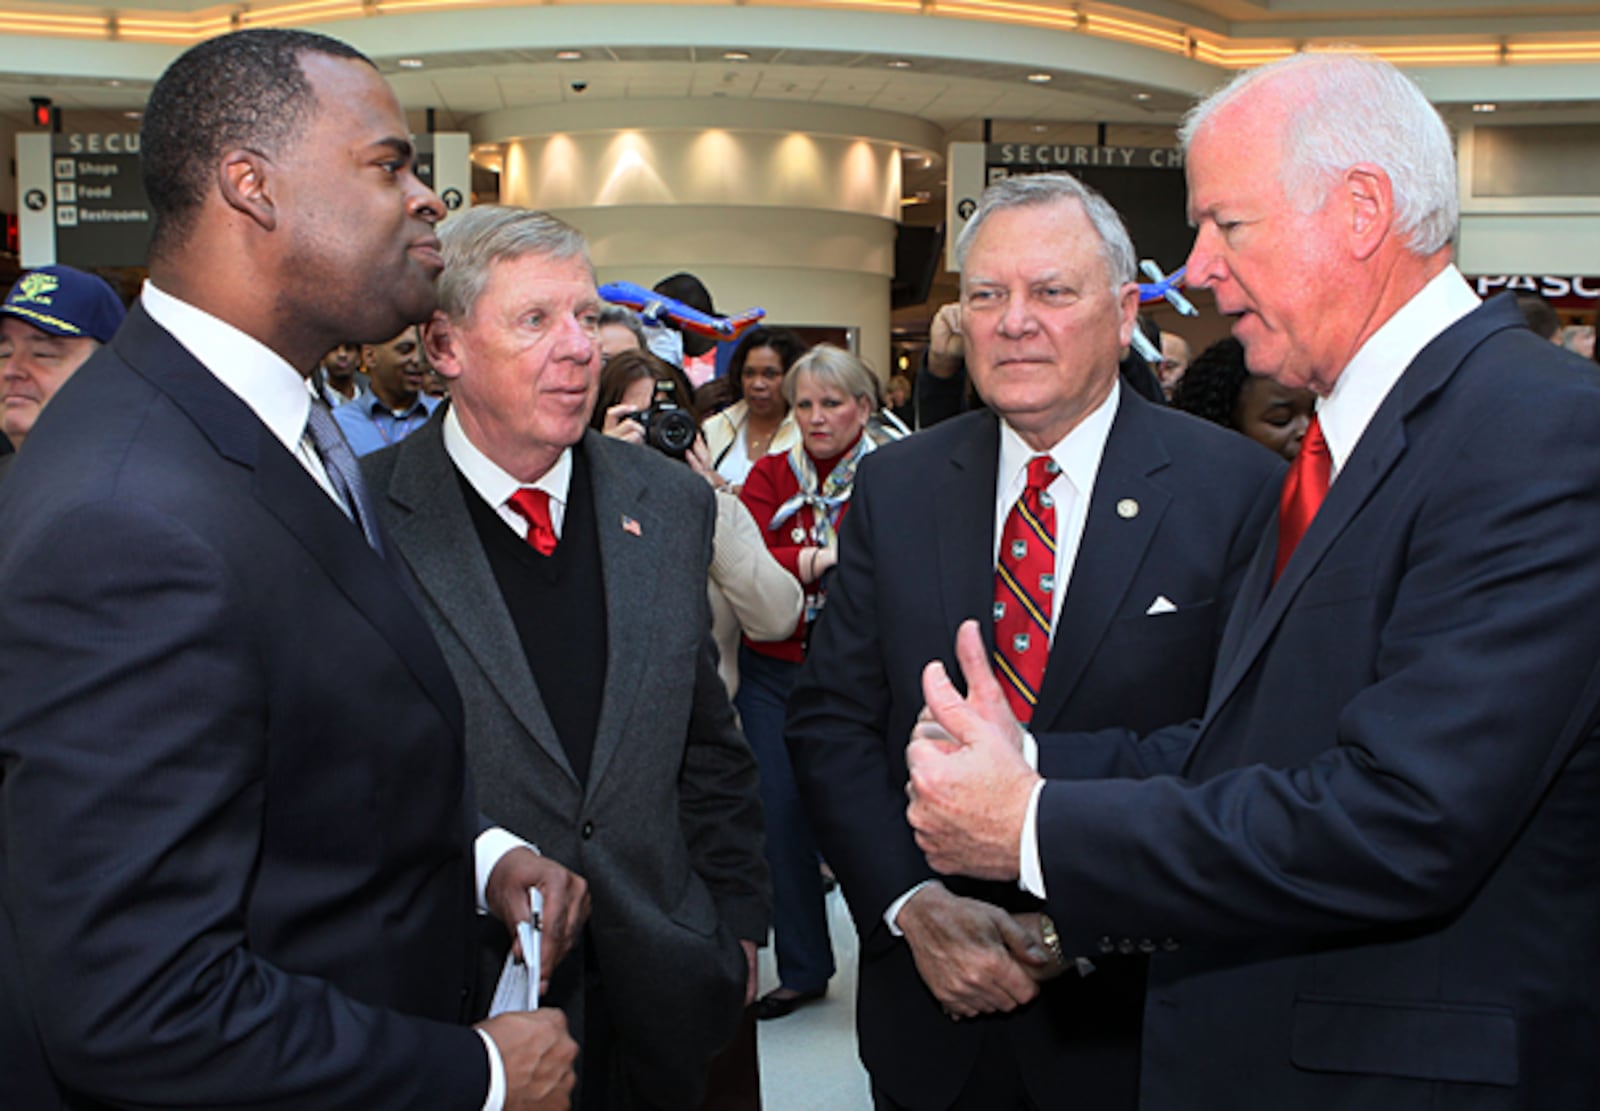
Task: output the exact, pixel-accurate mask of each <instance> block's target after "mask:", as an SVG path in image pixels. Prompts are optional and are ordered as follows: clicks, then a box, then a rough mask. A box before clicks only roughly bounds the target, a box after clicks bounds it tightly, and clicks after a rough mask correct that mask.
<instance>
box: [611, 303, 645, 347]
mask: <svg viewBox="0 0 1600 1111" xmlns="http://www.w3.org/2000/svg"><path fill="white" fill-rule="evenodd" d="M598 324H599V327H601V328H604V327H605V326H606V325H607V324H620V325H622V326H623V327H624V328H626V329H628V331H630V332H632V333H633V337H634V339H636V340H638V341H639V350H641V351H648V350H650V341H649V340H647V339H645V336H644V325H643V324H641V323H639V314H638V313H636V312H634V311H633V310H632V309H630V308H628V306H626V305H604V306H602V307H601V309H600V320H599V322H598Z"/></svg>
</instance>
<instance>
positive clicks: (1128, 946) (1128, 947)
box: [1117, 937, 1133, 953]
mask: <svg viewBox="0 0 1600 1111" xmlns="http://www.w3.org/2000/svg"><path fill="white" fill-rule="evenodd" d="M1117 952H1119V953H1131V952H1133V938H1131V937H1125V938H1123V939H1122V940H1121V941H1119V942H1117Z"/></svg>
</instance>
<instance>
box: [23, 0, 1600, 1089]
mask: <svg viewBox="0 0 1600 1111" xmlns="http://www.w3.org/2000/svg"><path fill="white" fill-rule="evenodd" d="M252 27H299V28H307V29H311V30H316V31H320V32H324V33H326V34H329V35H332V36H335V37H337V38H340V39H343V40H345V41H347V42H349V43H351V44H352V45H354V46H355V47H357V48H358V49H359V50H361V51H363V52H364V53H365V54H367V55H368V56H370V57H371V58H372V59H373V60H374V61H375V63H376V64H377V66H378V67H379V69H380V70H381V72H382V73H383V74H384V76H385V77H386V78H387V79H388V81H389V82H390V84H391V85H392V86H393V88H394V90H395V92H396V94H397V95H398V97H399V100H400V103H401V105H402V107H403V108H404V109H405V110H406V112H407V116H408V122H409V123H410V125H411V127H412V128H413V130H414V132H415V134H416V135H417V136H418V137H419V138H422V137H428V141H427V142H425V143H422V144H419V145H420V146H421V147H422V149H423V150H424V151H425V152H427V153H428V154H429V155H430V157H431V163H430V168H431V172H432V173H433V174H434V175H435V176H434V180H433V184H434V185H435V187H436V189H437V190H438V191H439V192H440V193H441V195H443V196H445V197H446V202H447V204H448V205H449V206H450V207H451V208H452V209H457V208H463V207H467V206H471V205H473V204H484V203H495V202H500V203H507V204H516V205H524V206H528V207H534V208H540V209H546V210H549V211H551V212H553V213H555V214H557V215H559V216H561V217H562V218H563V219H565V220H567V221H568V222H570V223H571V224H573V225H574V226H575V227H577V228H578V229H579V230H580V231H582V232H583V233H584V234H585V236H586V237H587V239H588V241H589V243H590V246H591V250H592V253H593V258H594V262H595V264H596V268H597V276H598V278H599V280H600V281H601V282H606V281H630V282H637V283H639V284H641V285H644V286H647V287H648V286H650V285H652V284H653V283H655V282H656V281H658V280H659V279H661V278H663V277H664V276H666V275H669V274H672V273H675V272H678V271H690V272H693V273H694V274H696V275H698V276H699V277H700V278H701V279H702V280H703V281H704V283H705V285H706V286H707V288H708V289H709V290H710V292H711V294H712V297H713V298H714V301H715V306H716V310H717V311H718V312H721V313H736V312H739V311H742V310H744V309H746V308H749V307H753V306H759V307H761V308H764V309H765V310H766V312H767V314H768V319H769V321H771V322H773V323H778V324H783V325H786V326H793V327H797V328H805V329H817V330H822V331H823V332H825V333H826V334H830V335H834V336H837V337H838V338H839V339H840V340H842V341H843V342H844V343H845V345H846V346H849V347H851V348H853V349H854V350H855V351H856V352H857V353H858V354H860V355H861V356H862V357H863V358H864V359H865V361H866V362H867V363H868V365H869V366H870V367H871V368H872V369H873V370H874V371H875V372H876V373H877V374H878V375H879V376H880V378H883V379H885V380H887V378H888V377H889V376H890V375H892V374H912V373H914V370H915V368H916V366H917V365H918V363H919V361H920V359H921V357H922V351H923V348H924V347H925V345H926V343H927V340H928V335H929V328H930V321H931V320H932V318H933V316H934V314H935V313H936V311H937V310H938V309H939V307H940V306H941V305H943V304H945V303H948V302H950V301H953V300H955V299H956V296H957V282H956V278H955V275H954V274H953V273H952V270H951V262H950V259H949V255H948V251H949V247H950V245H951V244H952V243H953V241H954V239H955V237H956V235H957V234H958V233H959V230H960V228H961V226H962V225H963V223H964V221H965V218H966V216H967V214H968V213H970V211H971V206H972V204H973V202H974V201H975V199H976V197H977V195H978V193H979V192H980V191H981V190H982V188H983V186H984V185H985V184H986V183H987V182H989V181H992V180H994V179H995V178H997V177H1002V176H1006V175H1008V174H1013V173H1027V172H1035V171H1039V170H1048V169H1067V170H1070V171H1073V172H1076V173H1080V174H1081V175H1082V176H1083V177H1084V178H1085V180H1087V181H1089V182H1090V183H1091V184H1096V185H1097V186H1098V187H1099V188H1101V189H1102V191H1104V192H1105V193H1106V194H1107V195H1108V196H1109V197H1110V198H1111V199H1112V200H1113V201H1114V202H1115V203H1116V204H1117V206H1118V207H1119V208H1120V209H1121V210H1122V211H1123V212H1124V214H1125V215H1126V216H1127V218H1128V220H1129V223H1130V225H1132V227H1133V233H1134V240H1135V245H1136V247H1137V248H1138V250H1139V254H1140V255H1141V257H1147V258H1150V259H1151V260H1152V262H1153V263H1154V265H1155V267H1156V268H1158V269H1159V270H1160V271H1161V272H1162V273H1168V272H1171V271H1172V270H1174V269H1176V268H1177V267H1178V266H1180V265H1182V263H1183V261H1184V256H1185V254H1186V253H1187V238H1186V237H1187V236H1188V225H1187V219H1186V215H1185V212H1184V210H1183V192H1184V190H1183V165H1182V156H1181V154H1180V152H1179V149H1178V144H1177V139H1176V130H1177V127H1178V125H1179V123H1180V121H1181V120H1182V118H1183V116H1184V113H1185V112H1186V111H1187V110H1188V109H1189V108H1190V107H1191V106H1192V105H1193V104H1194V103H1195V102H1196V100H1197V99H1198V98H1200V97H1201V96H1203V95H1204V94H1205V93H1207V92H1208V91H1209V90H1211V89H1213V88H1215V87H1216V86H1218V85H1219V84H1221V83H1223V82H1225V81H1226V80H1227V79H1228V78H1229V76H1230V75H1231V74H1233V73H1234V72H1235V71H1237V70H1239V69H1241V68H1244V67H1248V66H1253V65H1256V64H1260V63H1262V62H1267V61H1271V60H1274V59H1277V58H1279V57H1283V56H1286V55H1288V54H1290V53H1293V52H1296V51H1309V50H1323V49H1337V48H1341V47H1352V46H1353V47H1359V48H1361V49H1364V50H1366V51H1370V52H1373V53H1376V54H1378V55H1379V56H1381V57H1384V58H1386V59H1388V60H1390V61H1392V62H1394V63H1395V64H1397V65H1399V66H1400V67H1401V68H1403V69H1405V70H1406V71H1407V72H1408V73H1410V74H1411V75H1412V76H1413V77H1414V78H1415V79H1416V80H1417V81H1418V83H1419V84H1420V86H1421V87H1422V89H1423V91H1424V92H1425V93H1426V95H1427V96H1428V97H1429V99H1430V100H1432V101H1433V102H1434V103H1435V104H1436V105H1437V106H1438V107H1439V109H1440V111H1441V113H1442V114H1443V116H1444V117H1445V119H1446V121H1447V122H1448V123H1449V125H1450V126H1451V128H1452V129H1453V131H1454V135H1455V139H1456V143H1457V151H1458V165H1459V168H1460V179H1461V186H1460V191H1461V197H1460V199H1461V211H1462V230H1461V234H1460V239H1459V242H1458V246H1457V259H1458V264H1459V266H1460V269H1461V270H1462V272H1463V273H1464V274H1466V275H1467V276H1468V277H1469V279H1471V280H1472V281H1473V282H1475V283H1476V286H1477V289H1478V291H1479V292H1480V293H1492V292H1496V291H1498V290H1499V289H1503V288H1521V289H1528V290H1532V291H1534V292H1538V293H1541V294H1542V295H1543V296H1544V297H1545V298H1546V299H1547V300H1548V301H1550V303H1551V304H1552V305H1553V306H1554V307H1555V308H1556V309H1557V311H1558V312H1559V313H1560V315H1561V317H1562V321H1563V323H1568V324H1592V323H1593V322H1594V320H1595V313H1596V309H1597V307H1600V0H1387V2H1381V0H1119V2H1114V3H1102V2H1097V0H731V2H727V3H705V2H688V0H683V2H680V0H660V2H655V3H627V2H615V3H613V2H603V0H601V2H579V0H546V2H542V3H518V2H515V0H248V2H243V3H216V2H214V0H110V2H109V3H108V2H107V0H10V2H6V3H3V4H0V142H3V143H4V145H5V147H6V149H7V151H8V153H9V157H8V163H7V171H6V173H5V174H4V175H3V176H0V209H4V210H5V212H6V213H7V214H8V215H7V231H8V239H9V242H8V243H7V245H6V246H7V253H6V255H5V256H4V257H3V258H0V278H3V280H4V284H5V285H9V284H10V282H11V281H12V279H13V278H14V276H15V274H16V273H17V272H18V271H19V270H20V269H22V268H26V267H29V266H33V265H39V264H43V263H47V262H53V261H60V262H67V263H71V264H73V265H78V266H81V267H84V268H92V269H96V270H98V271H100V272H102V273H106V274H120V275H121V276H122V277H123V279H124V292H125V293H126V294H129V295H131V294H132V293H133V292H136V290H137V283H138V280H139V277H140V270H139V260H138V258H137V251H138V249H139V248H138V243H139V239H138V236H139V233H140V232H141V230H144V229H142V228H141V226H140V222H139V219H138V216H137V213H138V211H139V209H138V204H139V198H138V197H137V196H134V195H133V193H131V192H128V193H119V192H117V190H122V189H124V188H126V189H128V190H132V189H133V188H134V185H135V183H133V182H131V181H129V180H127V179H126V178H124V179H122V180H121V181H120V182H116V183H114V182H112V181H110V178H111V177H113V176H115V175H114V173H113V170H114V169H115V167H116V166H118V165H121V166H122V168H123V169H124V170H126V169H127V167H128V166H129V165H130V164H131V163H129V162H128V161H127V160H128V159H130V158H136V155H137V147H138V142H137V136H138V129H139V121H140V115H141V110H142V108H143V105H144V102H145V97H146V95H147V93H148V91H149V89H150V88H151V86H152V84H153V83H154V81H155V80H156V78H157V77H158V76H159V75H160V74H161V72H162V71H163V70H164V69H165V68H166V67H167V65H168V64H169V63H170V62H171V61H172V60H173V59H174V58H175V57H176V56H177V55H178V54H179V53H180V52H182V51H183V50H184V49H185V48H186V47H187V46H189V45H192V44H193V43H195V42H198V41H200V40H202V39H205V38H208V37H211V36H214V35H216V34H220V33H223V32H225V31H228V30H232V29H239V28H252ZM41 137H48V138H47V139H41ZM30 151H32V152H34V153H33V154H30V153H29V152H30ZM63 151H67V152H70V153H71V154H72V155H73V156H74V160H73V163H72V164H73V165H74V166H75V174H76V176H75V179H74V180H72V181H71V182H67V181H64V180H63V178H62V175H61V174H59V173H54V174H53V173H52V169H53V167H52V164H51V160H50V158H49V155H50V154H54V155H55V156H56V157H58V158H59V156H60V155H61V153H62V152H63ZM38 152H45V154H44V156H43V160H42V161H41V160H40V156H39V154H38ZM30 159H32V161H30ZM119 159H120V160H122V161H121V162H120V163H119V161H118V160H119ZM100 165H104V166H107V167H112V170H107V171H106V180H105V181H103V182H97V181H94V180H92V179H87V178H85V177H84V174H85V173H87V172H88V171H85V170H83V167H84V166H89V167H94V166H100ZM35 173H37V174H43V175H45V177H44V179H43V181H42V183H41V182H37V181H35V180H33V179H32V178H30V176H29V175H30V174H35ZM128 173H129V176H131V174H132V171H128ZM66 184H70V185H71V186H72V187H73V188H71V189H63V185H66ZM113 196H114V197H115V203H114V204H113V203H112V201H111V200H107V205H106V206H103V207H102V211H101V212H100V213H99V214H96V213H95V211H94V209H95V205H96V203H97V202H98V201H99V200H101V199H105V198H112V197H113ZM69 212H70V213H71V215H70V216H69V215H68V213H69ZM126 213H133V214H134V215H131V216H127V215H125V214H126ZM129 244H132V246H129ZM1193 300H1194V302H1195V304H1196V306H1197V307H1198V308H1199V310H1200V313H1199V316H1198V317H1196V318H1194V319H1192V320H1182V321H1180V319H1179V317H1178V315H1177V311H1176V310H1175V309H1174V308H1173V307H1172V306H1170V305H1168V304H1165V303H1160V302H1158V303H1156V304H1153V305H1151V306H1149V309H1148V311H1149V312H1150V313H1151V314H1152V315H1153V316H1154V317H1155V319H1156V322H1157V323H1158V324H1159V325H1161V326H1162V327H1163V328H1164V329H1176V330H1178V331H1180V332H1182V333H1183V334H1184V335H1185V336H1186V338H1187V339H1188V340H1189V342H1190V345H1191V347H1192V349H1193V350H1194V351H1196V352H1198V351H1200V350H1201V349H1202V348H1204V347H1206V346H1207V345H1208V344H1210V343H1211V342H1212V341H1214V340H1216V339H1219V338H1221V337H1222V336H1224V335H1225V334H1226V332H1227V321H1226V320H1224V319H1222V318H1220V317H1219V316H1218V315H1217V314H1216V313H1215V312H1214V311H1211V308H1210V304H1209V295H1208V294H1205V293H1196V294H1195V295H1194V296H1193ZM828 905H829V911H830V917H831V919H832V924H833V931H832V933H833V939H834V945H835V947H836V949H837V957H838V962H839V966H840V969H841V975H840V977H839V978H838V980H836V981H835V983H834V985H833V987H832V989H831V990H830V993H829V996H828V998H827V999H826V1000H825V1001H824V1002H822V1003H821V1004H820V1005H817V1006H812V1007H808V1008H806V1009H805V1010H804V1011H803V1012H801V1013H799V1014H796V1015H794V1016H793V1017H791V1018H788V1019H785V1020H783V1021H779V1022H772V1023H763V1024H761V1027H760V1045H761V1054H762V1061H763V1070H762V1071H763V1083H764V1086H765V1094H766V1102H765V1106H766V1107H767V1108H769V1111H812V1109H817V1111H823V1109H826V1111H855V1109H858V1108H861V1109H864V1108H866V1107H868V1106H870V1103H871V1100H870V1097H869V1092H868V1085H867V1080H866V1074H865V1073H864V1072H863V1071H862V1070H861V1068H860V1066H859V1064H858V1063H857V1062H856V1060H855V1054H854V1030H853V1005H852V999H851V991H852V986H853V976H854V944H855V939H854V937H853V931H852V929H851V926H850V924H849V918H848V915H847V914H846V912H845V909H844V905H843V903H842V900H841V897H840V895H839V894H838V893H834V894H832V895H830V896H829V900H828ZM763 960H764V962H765V963H764V964H763V979H762V984H761V990H762V991H766V990H768V989H769V988H771V987H773V986H775V979H774V974H773V970H772V965H771V958H770V954H769V955H767V956H764V958H763Z"/></svg>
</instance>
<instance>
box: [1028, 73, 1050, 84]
mask: <svg viewBox="0 0 1600 1111" xmlns="http://www.w3.org/2000/svg"><path fill="white" fill-rule="evenodd" d="M1028 80H1029V81H1032V82H1033V83H1034V84H1035V85H1047V84H1049V83H1050V80H1051V77H1050V74H1048V73H1030V74H1028Z"/></svg>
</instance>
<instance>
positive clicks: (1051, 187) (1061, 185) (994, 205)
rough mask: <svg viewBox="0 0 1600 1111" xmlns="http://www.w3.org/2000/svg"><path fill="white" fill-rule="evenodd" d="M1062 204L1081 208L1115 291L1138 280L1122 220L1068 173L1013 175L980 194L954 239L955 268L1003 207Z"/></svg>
mask: <svg viewBox="0 0 1600 1111" xmlns="http://www.w3.org/2000/svg"><path fill="white" fill-rule="evenodd" d="M1062 201H1077V202H1078V203H1079V204H1081V205H1082V206H1083V211H1084V214H1085V215H1087V216H1088V217H1089V223H1090V224H1092V225H1094V230H1095V234H1097V235H1098V236H1099V237H1100V257H1102V258H1103V259H1105V260H1106V270H1107V272H1108V273H1109V274H1110V276H1111V288H1112V290H1113V291H1115V290H1116V289H1117V288H1118V287H1120V286H1122V285H1123V284H1125V283H1127V282H1133V281H1138V273H1139V271H1138V260H1137V259H1136V258H1135V257H1134V253H1133V241H1132V240H1131V239H1129V238H1128V229H1127V228H1126V227H1124V226H1123V223H1122V217H1121V216H1119V215H1117V210H1116V209H1115V208H1112V207H1111V202H1110V201H1108V200H1106V199H1105V198H1104V197H1102V196H1101V195H1100V194H1099V193H1096V192H1095V191H1094V190H1093V189H1091V188H1089V187H1088V186H1087V185H1085V184H1084V183H1083V182H1081V181H1079V180H1078V179H1077V178H1075V177H1073V176H1072V175H1071V174H1064V173H1052V174H1017V175H1014V176H1012V177H1007V178H1001V179H1000V180H999V181H997V182H995V183H994V184H993V185H991V186H989V188H987V189H985V190H984V191H983V196H981V197H979V198H978V210H977V211H976V212H974V213H973V214H972V219H970V220H968V221H967V226H966V227H965V228H963V229H961V238H960V239H958V240H956V268H957V269H959V270H962V271H965V270H966V267H967V252H968V251H970V250H971V249H972V243H973V241H974V240H975V239H977V237H978V229H979V228H981V227H982V226H983V222H984V221H985V220H987V219H988V218H989V217H990V216H991V215H993V214H994V213H996V212H999V211H1000V210H1001V209H1006V208H1032V207H1037V206H1043V205H1047V204H1059V203H1061V202H1062Z"/></svg>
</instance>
